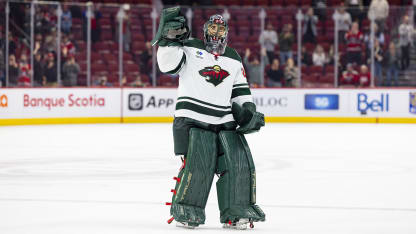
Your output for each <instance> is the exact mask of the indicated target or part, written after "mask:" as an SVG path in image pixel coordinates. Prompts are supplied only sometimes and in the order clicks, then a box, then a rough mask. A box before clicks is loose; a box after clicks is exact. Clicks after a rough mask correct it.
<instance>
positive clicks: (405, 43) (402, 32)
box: [399, 15, 415, 70]
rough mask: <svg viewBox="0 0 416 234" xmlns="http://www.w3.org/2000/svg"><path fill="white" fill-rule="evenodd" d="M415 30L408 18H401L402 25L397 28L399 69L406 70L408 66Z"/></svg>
mask: <svg viewBox="0 0 416 234" xmlns="http://www.w3.org/2000/svg"><path fill="white" fill-rule="evenodd" d="M414 33H415V29H414V28H413V25H411V24H410V20H409V16H407V15H405V16H403V21H402V24H400V26H399V45H400V48H401V52H402V56H401V60H400V61H401V65H402V66H401V68H402V70H406V69H407V68H408V67H409V65H410V46H411V44H412V41H413V35H414Z"/></svg>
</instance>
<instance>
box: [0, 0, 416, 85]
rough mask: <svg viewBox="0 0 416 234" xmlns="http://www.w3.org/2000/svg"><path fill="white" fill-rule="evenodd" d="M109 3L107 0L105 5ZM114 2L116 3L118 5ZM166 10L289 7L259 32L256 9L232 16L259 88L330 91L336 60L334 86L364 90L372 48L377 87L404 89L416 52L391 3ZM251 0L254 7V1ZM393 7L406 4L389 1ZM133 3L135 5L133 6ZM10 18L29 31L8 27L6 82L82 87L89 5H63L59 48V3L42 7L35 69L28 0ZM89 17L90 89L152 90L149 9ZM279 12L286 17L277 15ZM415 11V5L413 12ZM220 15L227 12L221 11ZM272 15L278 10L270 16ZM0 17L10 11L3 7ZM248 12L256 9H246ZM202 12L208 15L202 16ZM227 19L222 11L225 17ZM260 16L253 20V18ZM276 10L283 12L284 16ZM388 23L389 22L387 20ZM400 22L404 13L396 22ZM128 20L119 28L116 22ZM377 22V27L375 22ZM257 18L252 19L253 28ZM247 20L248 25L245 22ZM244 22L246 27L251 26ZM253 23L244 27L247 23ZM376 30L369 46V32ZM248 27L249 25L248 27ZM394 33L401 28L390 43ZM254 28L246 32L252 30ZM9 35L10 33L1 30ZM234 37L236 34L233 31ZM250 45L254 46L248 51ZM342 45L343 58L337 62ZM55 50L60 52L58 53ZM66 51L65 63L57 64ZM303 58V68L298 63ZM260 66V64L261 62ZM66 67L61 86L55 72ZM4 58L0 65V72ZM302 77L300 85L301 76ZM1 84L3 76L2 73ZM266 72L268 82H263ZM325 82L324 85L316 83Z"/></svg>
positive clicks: (288, 1)
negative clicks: (402, 78)
mask: <svg viewBox="0 0 416 234" xmlns="http://www.w3.org/2000/svg"><path fill="white" fill-rule="evenodd" d="M101 2H106V1H101ZM113 2H114V1H113ZM163 2H164V3H165V4H171V5H174V4H178V3H179V4H185V5H193V4H199V5H212V4H215V5H243V6H245V5H249V6H252V5H270V6H277V7H286V8H287V9H288V10H287V11H286V10H283V11H284V12H282V10H281V9H285V8H277V9H278V10H275V9H268V10H267V13H268V15H267V18H266V27H265V30H264V31H263V32H262V33H260V32H261V31H260V29H259V28H258V27H253V25H254V24H257V25H259V19H258V9H255V8H254V10H253V9H251V12H252V13H251V15H244V14H242V15H239V14H238V12H239V11H240V9H236V10H234V11H232V10H230V12H231V20H230V28H231V29H230V30H231V31H232V35H230V36H231V38H230V42H229V46H231V47H235V48H236V49H237V50H238V51H239V52H240V54H241V55H242V57H243V63H244V66H245V68H246V70H247V75H248V80H249V82H250V84H251V86H253V87H261V86H266V87H300V86H301V85H302V86H304V87H316V84H321V85H320V86H318V87H332V86H333V84H334V72H335V67H334V66H335V64H338V67H337V69H338V74H339V77H338V83H339V84H340V85H341V86H346V87H368V86H370V84H371V82H370V81H371V74H370V71H371V69H370V68H371V48H372V47H374V77H375V81H376V85H378V86H381V85H386V86H392V85H395V86H397V85H398V77H399V71H400V70H405V69H408V68H409V66H410V51H411V50H410V47H412V46H413V45H412V41H413V40H414V35H415V30H414V27H413V22H411V19H410V18H409V16H408V14H409V12H408V11H405V10H404V11H403V12H401V13H402V14H403V16H400V17H401V19H400V21H399V22H396V21H397V20H396V21H392V20H391V15H389V14H390V12H391V11H390V8H391V6H390V4H389V2H388V1H387V0H368V1H365V0H345V1H341V0H308V1H298V0H264V1H263V0H254V1H245V0H231V1H228V0H227V1H226V0H205V1H192V3H188V2H187V1H163ZM253 2H255V4H253ZM390 2H394V3H396V4H398V3H399V2H400V3H404V2H401V0H397V1H390ZM132 3H133V2H132ZM0 4H1V3H0ZM10 6H11V14H10V17H11V20H12V21H13V22H15V24H16V26H17V27H19V28H21V29H22V31H23V32H21V31H18V30H15V28H14V27H12V28H11V30H10V32H9V35H8V38H9V45H8V46H9V58H8V59H9V86H12V87H14V86H18V87H28V86H30V85H31V83H30V80H31V79H30V77H31V76H32V75H33V80H34V85H35V86H41V87H56V86H65V87H70V86H84V85H86V82H87V81H86V79H87V78H86V76H87V74H86V70H87V63H86V59H87V58H86V56H87V54H86V39H87V25H88V22H87V11H86V7H81V6H77V5H75V4H71V5H66V4H65V3H62V4H61V6H62V15H61V25H60V28H61V41H60V45H59V46H57V35H58V32H57V29H58V27H57V23H58V19H57V14H56V10H57V8H56V5H51V4H45V5H42V4H38V5H37V7H36V13H35V42H34V63H33V68H32V67H31V64H30V59H29V57H30V50H29V48H30V41H29V38H27V37H25V36H24V35H30V4H10ZM92 9H93V14H92V16H91V21H90V25H91V42H92V48H91V72H92V77H91V78H92V85H96V86H104V87H109V86H118V85H126V86H134V87H143V86H148V85H150V79H149V76H150V74H151V66H152V56H153V50H152V46H151V44H150V42H149V41H150V40H151V37H152V28H151V27H152V24H151V22H152V21H151V18H150V11H151V8H143V9H144V10H143V9H140V8H134V9H130V8H129V7H126V8H125V9H124V10H125V11H124V14H123V15H119V13H118V9H119V8H118V7H111V8H103V7H100V4H94V5H93V7H92ZM193 9H194V20H193V22H192V24H193V28H194V29H195V30H194V31H193V36H194V37H198V38H202V37H201V34H202V30H200V28H201V27H202V24H203V22H204V21H205V20H206V19H205V18H206V17H207V16H209V15H210V14H212V13H218V9H207V10H203V9H201V8H199V9H198V7H195V8H193ZM279 9H280V11H279ZM298 9H302V11H303V13H304V14H303V19H302V31H301V36H302V37H301V38H302V46H301V54H299V55H298V54H297V46H298V44H297V21H296V13H297V10H298ZM408 9H411V8H408ZM221 11H222V10H221ZM273 11H274V12H273ZM0 12H1V13H0V14H4V6H1V5H0ZM247 12H250V9H248V10H247ZM200 13H203V14H200ZM220 13H221V12H220ZM254 13H255V14H254ZM280 13H284V14H282V15H280ZM335 15H337V19H338V22H337V25H338V30H339V33H338V42H339V45H338V48H335V47H334V43H333V42H334V30H335V29H334V19H335V18H334V17H335ZM389 17H390V18H389ZM394 17H395V18H398V16H394ZM121 18H123V23H122V24H121V27H120V21H119V20H120V19H121ZM371 18H374V20H375V24H374V25H370V22H371V21H370V19H371ZM249 21H252V22H249ZM247 22H248V23H247ZM246 24H247V25H246ZM246 26H247V27H246ZM371 26H373V28H374V38H375V39H374V41H373V42H372V41H371V35H370V33H371V30H370V27H371ZM250 27H252V28H250ZM392 27H397V28H398V30H397V31H398V34H397V37H395V38H392V34H391V31H392ZM247 28H248V29H247ZM0 29H1V31H2V32H4V28H0ZM120 30H121V34H122V36H123V41H122V45H123V47H122V49H123V51H124V52H123V70H124V74H125V75H123V78H122V79H121V84H120V83H119V79H118V77H119V74H118V71H119V68H118V49H119V48H118V40H119V33H120ZM235 32H238V33H235ZM2 37H4V33H1V36H0V46H1V48H2V49H1V50H0V53H1V54H0V55H1V56H0V57H1V58H3V57H4V49H3V48H4V46H5V45H4V42H5V40H4V38H2ZM248 44H250V45H251V46H250V47H247V45H248ZM336 49H338V53H339V56H338V57H336V56H335V50H336ZM58 50H59V51H58ZM58 54H60V60H58V59H57V56H58ZM298 56H300V61H301V64H298ZM261 61H262V62H261ZM58 62H60V66H59V67H60V71H59V72H60V77H61V83H59V84H58V80H57V74H58V66H57V63H58ZM4 67H5V62H4V60H3V59H0V71H4V70H5V69H4ZM299 72H300V73H301V75H302V83H301V82H300V80H299ZM0 73H2V74H0V82H1V83H2V84H3V85H4V81H5V78H4V72H0ZM260 74H264V76H265V79H264V80H263V79H261V77H260ZM318 81H319V82H318ZM177 82H178V81H177V79H175V78H172V77H171V76H167V75H163V74H159V76H158V81H157V84H158V85H173V86H175V85H177Z"/></svg>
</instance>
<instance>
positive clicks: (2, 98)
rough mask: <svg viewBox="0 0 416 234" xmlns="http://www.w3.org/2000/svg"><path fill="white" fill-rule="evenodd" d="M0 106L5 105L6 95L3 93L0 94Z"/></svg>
mask: <svg viewBox="0 0 416 234" xmlns="http://www.w3.org/2000/svg"><path fill="white" fill-rule="evenodd" d="M0 107H7V96H6V95H4V94H3V95H1V96H0Z"/></svg>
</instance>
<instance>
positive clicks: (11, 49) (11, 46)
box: [9, 32, 17, 54]
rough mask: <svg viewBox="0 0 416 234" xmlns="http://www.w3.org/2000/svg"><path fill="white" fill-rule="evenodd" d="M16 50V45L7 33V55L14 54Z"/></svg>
mask: <svg viewBox="0 0 416 234" xmlns="http://www.w3.org/2000/svg"><path fill="white" fill-rule="evenodd" d="M16 49H17V44H16V42H15V39H14V36H13V34H12V32H9V54H15V53H16Z"/></svg>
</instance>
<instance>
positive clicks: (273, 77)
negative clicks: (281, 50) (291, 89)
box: [267, 58, 285, 87]
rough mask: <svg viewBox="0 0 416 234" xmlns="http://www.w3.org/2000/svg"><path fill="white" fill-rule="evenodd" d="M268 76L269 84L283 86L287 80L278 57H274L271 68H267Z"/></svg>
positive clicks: (270, 85)
mask: <svg viewBox="0 0 416 234" xmlns="http://www.w3.org/2000/svg"><path fill="white" fill-rule="evenodd" d="M267 77H269V80H268V84H267V86H269V87H282V86H283V85H284V82H285V73H284V71H283V69H282V68H281V67H280V63H279V60H278V59H276V58H275V59H273V62H272V64H271V66H270V69H269V70H267Z"/></svg>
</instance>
